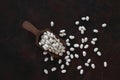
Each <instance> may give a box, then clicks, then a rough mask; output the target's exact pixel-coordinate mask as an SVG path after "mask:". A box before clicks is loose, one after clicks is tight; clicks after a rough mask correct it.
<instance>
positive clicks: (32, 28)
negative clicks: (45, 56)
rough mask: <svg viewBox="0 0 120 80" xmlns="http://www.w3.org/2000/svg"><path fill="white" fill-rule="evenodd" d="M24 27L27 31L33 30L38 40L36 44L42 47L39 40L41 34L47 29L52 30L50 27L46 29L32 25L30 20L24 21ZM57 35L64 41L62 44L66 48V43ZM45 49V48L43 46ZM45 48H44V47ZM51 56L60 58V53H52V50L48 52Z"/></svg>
mask: <svg viewBox="0 0 120 80" xmlns="http://www.w3.org/2000/svg"><path fill="white" fill-rule="evenodd" d="M22 27H23V29H25V30H27V31H29V32H31V33H32V34H34V35H35V37H36V41H35V44H36V45H37V46H38V47H40V48H42V47H41V46H40V45H39V41H40V37H41V35H42V34H43V33H44V32H46V31H50V32H51V30H50V29H48V28H46V29H44V30H38V29H37V28H36V27H35V26H34V25H32V24H31V23H30V22H28V21H24V22H23V23H22ZM54 35H55V34H54ZM55 36H56V38H58V39H60V42H62V44H63V45H64V47H65V49H66V45H65V42H64V41H63V40H62V39H61V38H60V37H59V36H57V35H55ZM42 49H43V48H42ZM43 50H44V49H43ZM48 53H49V54H50V55H51V56H53V57H56V58H58V57H60V56H59V55H56V54H55V53H51V52H48Z"/></svg>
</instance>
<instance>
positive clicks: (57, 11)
mask: <svg viewBox="0 0 120 80" xmlns="http://www.w3.org/2000/svg"><path fill="white" fill-rule="evenodd" d="M86 15H87V16H90V21H89V22H86V23H85V25H86V26H88V27H87V28H88V32H90V31H91V30H92V29H93V28H94V27H96V28H98V29H101V28H100V25H101V24H102V23H104V22H105V23H107V27H106V28H105V29H103V30H100V34H99V35H97V36H98V37H100V40H99V42H98V44H97V46H98V47H99V48H100V49H101V51H102V53H103V55H102V57H101V58H98V57H96V56H94V55H92V56H91V55H90V56H88V57H91V58H93V60H94V63H95V64H97V66H96V69H95V70H91V69H86V70H85V71H86V72H85V73H84V75H82V76H81V75H80V74H79V72H77V71H75V69H74V68H75V65H76V64H77V63H82V62H83V59H80V62H76V61H73V62H72V63H71V65H70V67H69V68H68V73H66V74H61V73H59V70H58V71H57V72H53V73H51V72H50V73H49V74H48V75H44V74H43V68H44V67H46V66H47V67H49V68H50V67H52V65H53V64H54V65H56V66H58V65H57V64H56V63H51V64H50V63H49V64H47V65H46V64H45V63H44V62H43V55H42V54H41V53H42V52H43V51H42V50H41V49H39V48H38V47H37V46H36V45H35V44H34V42H35V37H34V35H32V34H31V33H30V32H27V31H25V30H24V29H22V27H21V23H22V21H24V20H28V21H30V22H31V23H33V24H34V25H35V26H36V27H37V28H38V29H45V28H51V30H52V31H53V32H54V33H56V34H58V32H59V30H60V29H66V30H67V32H68V33H69V34H74V35H79V34H78V33H79V31H77V29H76V26H75V24H74V22H75V21H76V20H80V18H81V17H82V16H86ZM51 20H53V21H54V22H55V26H54V27H50V21H51ZM85 36H88V37H91V36H92V34H88V33H86V34H85ZM75 41H76V42H79V41H80V38H76V39H75ZM89 53H90V54H92V52H89ZM104 60H106V61H107V62H108V67H107V68H106V69H105V68H103V66H101V64H102V62H103V61H104ZM0 75H1V79H0V80H120V1H119V0H115V1H114V0H2V1H0Z"/></svg>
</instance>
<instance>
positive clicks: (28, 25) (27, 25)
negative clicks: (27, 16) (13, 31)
mask: <svg viewBox="0 0 120 80" xmlns="http://www.w3.org/2000/svg"><path fill="white" fill-rule="evenodd" d="M22 27H23V28H24V29H25V30H27V31H29V32H31V33H32V34H34V35H35V36H37V35H38V34H39V33H40V31H39V30H38V29H37V28H36V27H35V26H34V25H32V24H31V23H30V22H28V21H24V22H23V24H22Z"/></svg>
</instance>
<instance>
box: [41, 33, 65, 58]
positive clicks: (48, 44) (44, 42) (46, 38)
mask: <svg viewBox="0 0 120 80" xmlns="http://www.w3.org/2000/svg"><path fill="white" fill-rule="evenodd" d="M39 45H40V46H42V48H43V49H44V50H46V51H49V52H52V53H54V54H56V55H59V56H62V55H63V53H64V52H65V47H64V45H63V43H61V42H60V39H57V38H56V36H55V35H54V34H53V33H51V32H50V31H46V32H44V33H43V35H42V36H41V40H40V42H39Z"/></svg>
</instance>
